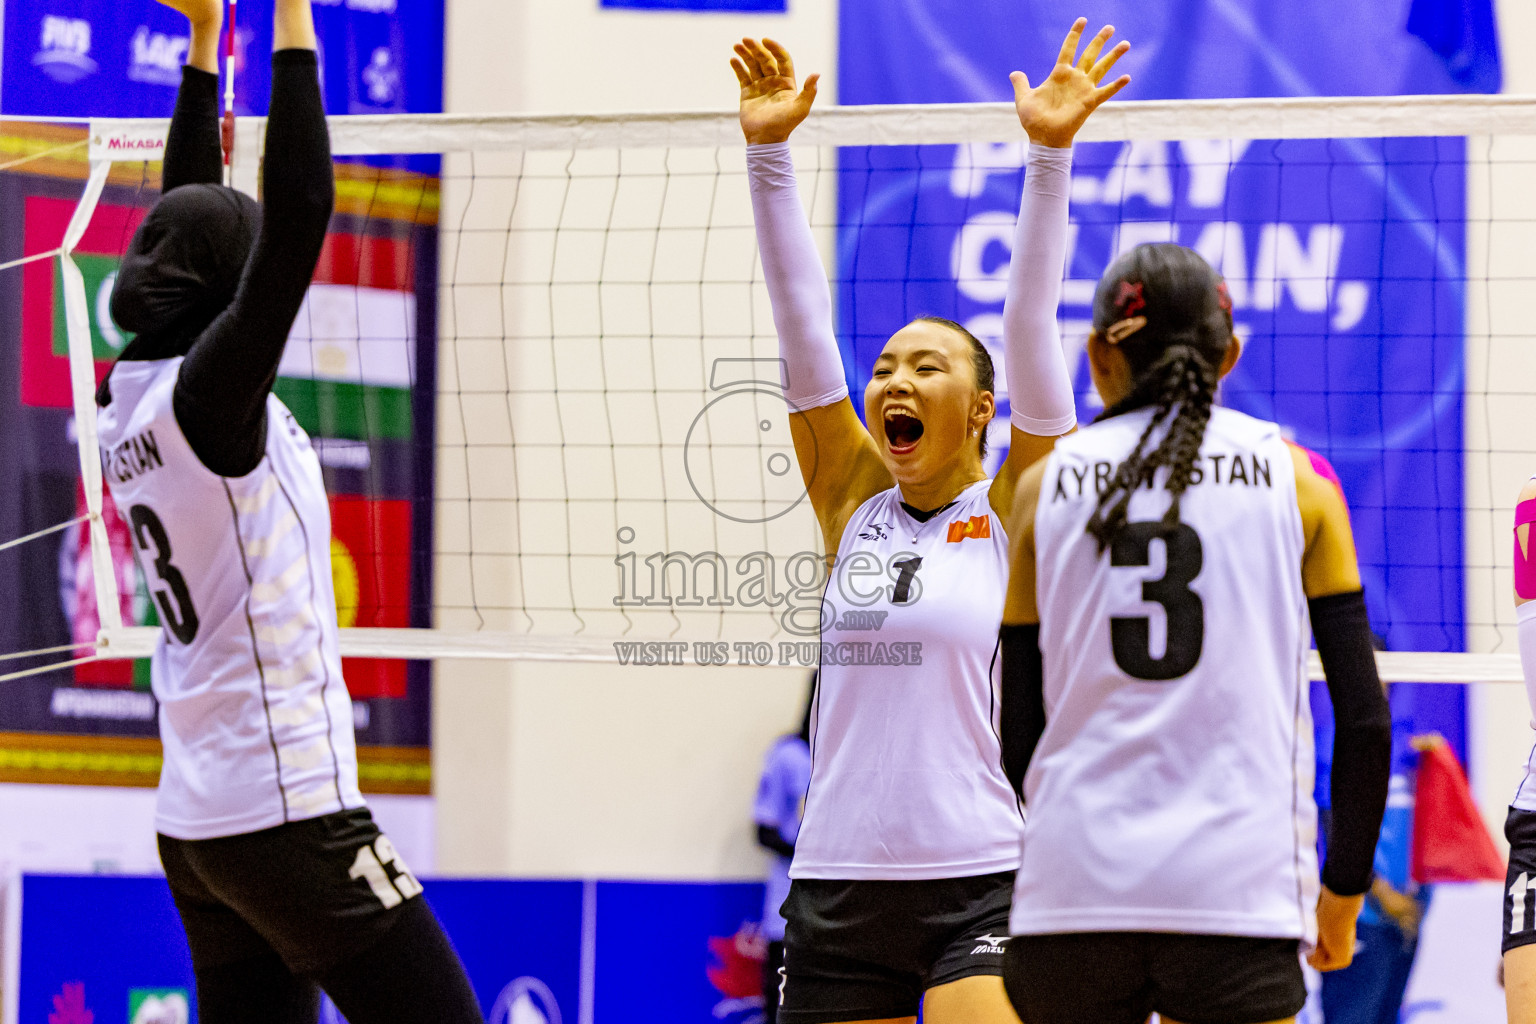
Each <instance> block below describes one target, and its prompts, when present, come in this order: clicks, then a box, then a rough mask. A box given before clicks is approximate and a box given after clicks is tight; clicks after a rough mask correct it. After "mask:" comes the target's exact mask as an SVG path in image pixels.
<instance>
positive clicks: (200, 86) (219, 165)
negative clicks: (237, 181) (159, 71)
mask: <svg viewBox="0 0 1536 1024" xmlns="http://www.w3.org/2000/svg"><path fill="white" fill-rule="evenodd" d="M223 180H224V150H223V148H222V147H221V145H220V143H219V76H218V75H210V74H209V73H208V72H206V71H200V70H198V69H197V68H195V67H193V66H192V65H190V64H187V65H185V66H183V67H182V69H181V88H180V89H179V90H177V92H176V112H175V113H174V114H172V115H171V130H170V133H169V134H168V135H166V137H165V164H164V166H163V169H162V170H161V180H160V191H161V192H162V193H165V192H169V191H170V190H171V189H173V188H178V187H180V186H182V185H193V184H199V183H201V184H207V185H217V184H219V183H220V182H222V181H223Z"/></svg>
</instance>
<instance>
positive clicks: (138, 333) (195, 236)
mask: <svg viewBox="0 0 1536 1024" xmlns="http://www.w3.org/2000/svg"><path fill="white" fill-rule="evenodd" d="M260 225H261V207H260V205H258V204H257V202H256V201H255V200H254V199H252V198H251V197H250V196H248V195H246V194H245V193H244V192H238V191H236V190H235V189H232V188H227V187H225V186H223V185H210V184H201V183H199V184H193V185H182V186H181V187H179V188H175V189H172V190H171V191H169V192H167V193H166V194H165V195H164V196H162V197H161V198H160V201H159V202H158V203H156V204H155V207H154V209H152V210H150V211H149V216H147V217H145V218H144V221H143V223H141V224H140V225H139V229H138V230H137V231H135V232H134V234H133V241H132V242H130V243H129V245H128V251H127V253H126V254H124V256H123V263H122V266H121V267H120V268H119V269H118V272H117V284H116V285H115V286H114V287H113V289H112V306H111V308H112V319H113V320H114V321H115V322H116V323H117V325H118V327H120V328H122V329H123V330H125V331H132V332H133V333H134V334H135V337H134V339H133V340H132V341H130V342H129V343H128V345H127V347H126V348H124V349H123V351H122V354H121V355H119V356H118V358H119V359H139V360H142V359H169V358H171V357H172V356H180V355H186V354H187V351H188V350H189V349H191V347H192V343H193V342H194V341H196V340H197V338H198V335H200V334H202V332H203V331H204V330H205V329H206V328H207V327H208V325H209V324H211V323H213V321H214V318H215V317H217V316H218V315H219V314H220V313H222V312H223V311H224V310H225V308H226V307H228V306H229V304H230V302H231V300H233V299H234V297H235V290H236V288H238V287H239V285H240V277H241V275H242V274H243V273H244V271H245V264H246V260H247V259H248V258H249V256H250V253H251V247H252V245H253V244H254V243H255V240H256V232H257V229H258V228H259V227H260Z"/></svg>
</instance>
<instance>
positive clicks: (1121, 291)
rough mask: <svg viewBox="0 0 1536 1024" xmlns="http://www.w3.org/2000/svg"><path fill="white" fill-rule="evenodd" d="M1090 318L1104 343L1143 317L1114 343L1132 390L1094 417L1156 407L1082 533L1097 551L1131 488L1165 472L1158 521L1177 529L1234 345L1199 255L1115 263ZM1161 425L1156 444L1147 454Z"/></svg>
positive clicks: (1164, 247)
mask: <svg viewBox="0 0 1536 1024" xmlns="http://www.w3.org/2000/svg"><path fill="white" fill-rule="evenodd" d="M1093 312H1094V317H1093V328H1094V331H1095V332H1096V333H1097V334H1098V335H1099V336H1100V337H1104V336H1105V335H1106V332H1109V331H1110V329H1111V328H1112V327H1114V326H1115V325H1116V324H1120V323H1123V322H1125V321H1129V320H1132V319H1133V318H1136V317H1144V318H1145V319H1146V323H1145V325H1144V326H1141V327H1140V328H1132V329H1131V330H1130V331H1129V332H1128V333H1126V334H1124V336H1123V337H1122V338H1121V339H1120V341H1119V347H1120V349H1121V351H1122V352H1123V353H1124V354H1125V357H1126V360H1127V362H1128V363H1129V364H1130V367H1131V372H1132V373H1133V375H1134V381H1135V383H1134V386H1133V388H1132V390H1131V393H1130V394H1129V395H1127V396H1126V397H1125V398H1123V399H1121V400H1120V401H1119V402H1116V403H1115V404H1114V405H1113V406H1111V407H1110V408H1108V409H1105V410H1104V413H1103V415H1101V416H1100V417H1099V418H1100V419H1107V418H1109V417H1111V416H1118V415H1120V414H1121V413H1125V412H1130V411H1131V410H1133V409H1140V408H1143V407H1145V406H1149V405H1150V406H1152V407H1153V410H1154V411H1153V413H1152V418H1151V419H1150V420H1148V421H1147V426H1146V429H1145V430H1143V431H1142V432H1141V437H1140V438H1138V439H1137V441H1136V447H1135V448H1133V449H1132V450H1131V454H1130V455H1128V456H1126V458H1125V460H1124V461H1123V462H1121V463H1120V465H1119V466H1117V467H1116V468H1115V472H1114V474H1113V475H1112V476H1111V477H1110V482H1109V486H1108V487H1107V488H1105V490H1104V492H1103V493H1102V494H1100V495H1099V503H1098V507H1096V508H1095V509H1094V512H1093V517H1092V518H1091V519H1090V520H1089V521H1088V532H1089V533H1090V534H1092V535H1093V536H1094V537H1095V538H1096V539H1097V540H1098V542H1099V551H1100V552H1102V551H1103V550H1104V549H1105V548H1107V547H1109V546H1110V545H1111V544H1113V543H1114V541H1115V538H1116V537H1118V536H1119V535H1120V531H1121V530H1122V529H1123V528H1124V527H1125V524H1126V516H1127V513H1128V511H1129V508H1130V502H1131V495H1132V494H1133V493H1135V491H1136V488H1138V487H1140V486H1142V485H1143V484H1150V483H1151V481H1152V480H1153V478H1154V477H1155V475H1156V473H1157V471H1158V470H1159V469H1161V468H1164V467H1166V468H1167V470H1168V477H1167V480H1166V482H1165V484H1164V486H1165V487H1166V488H1167V490H1168V492H1169V494H1170V495H1171V496H1172V501H1171V502H1170V503H1169V505H1168V511H1167V512H1166V513H1165V514H1164V515H1163V520H1162V521H1163V525H1164V526H1165V527H1168V528H1172V527H1174V526H1177V525H1178V523H1179V503H1180V499H1181V498H1182V497H1183V494H1184V491H1185V489H1186V488H1188V487H1189V482H1190V477H1191V475H1192V474H1193V472H1194V466H1195V460H1196V459H1197V458H1199V455H1200V445H1201V443H1202V442H1203V441H1204V440H1205V428H1206V425H1207V424H1208V423H1209V422H1210V419H1211V406H1212V404H1213V403H1214V401H1215V398H1216V379H1217V370H1218V368H1219V367H1220V365H1221V360H1222V359H1223V357H1224V356H1225V355H1226V350H1227V345H1228V344H1230V342H1231V338H1232V303H1231V301H1230V299H1228V297H1227V291H1226V286H1225V284H1223V283H1222V281H1221V278H1220V276H1219V275H1218V274H1217V273H1216V272H1215V271H1214V270H1212V269H1211V267H1210V265H1209V264H1208V263H1206V262H1205V260H1203V259H1201V257H1200V256H1199V255H1198V254H1197V253H1195V252H1194V251H1193V250H1190V249H1186V248H1184V247H1183V246H1179V245H1171V244H1158V245H1144V246H1140V247H1138V248H1136V249H1133V250H1132V251H1130V252H1129V253H1126V254H1125V255H1124V256H1122V257H1121V258H1120V259H1119V260H1117V261H1116V262H1115V264H1114V266H1112V267H1111V268H1110V269H1109V272H1108V273H1106V274H1105V275H1104V279H1103V280H1102V281H1100V282H1099V287H1098V292H1097V294H1096V295H1095V297H1094V311H1093ZM1165 424H1166V425H1167V431H1166V432H1165V433H1164V435H1163V438H1162V440H1161V441H1159V442H1158V444H1157V446H1156V447H1155V448H1153V449H1152V450H1151V451H1147V445H1148V444H1149V443H1150V442H1151V439H1152V437H1153V435H1154V434H1155V433H1156V432H1157V430H1158V428H1159V427H1161V426H1163V425H1165Z"/></svg>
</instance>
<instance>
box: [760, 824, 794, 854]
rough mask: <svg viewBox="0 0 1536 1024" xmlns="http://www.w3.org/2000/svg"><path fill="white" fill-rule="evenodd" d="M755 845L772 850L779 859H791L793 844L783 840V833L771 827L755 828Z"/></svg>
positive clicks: (761, 826)
mask: <svg viewBox="0 0 1536 1024" xmlns="http://www.w3.org/2000/svg"><path fill="white" fill-rule="evenodd" d="M757 845H758V846H761V847H764V848H765V849H769V850H772V851H773V852H774V853H776V854H778V855H779V856H780V857H793V856H794V855H795V844H794V843H792V842H790V841H789V840H788V839H785V838H784V833H782V832H780V831H779V830H778V829H776V828H774V827H773V826H772V825H759V826H757Z"/></svg>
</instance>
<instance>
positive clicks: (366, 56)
mask: <svg viewBox="0 0 1536 1024" xmlns="http://www.w3.org/2000/svg"><path fill="white" fill-rule="evenodd" d="M0 6H3V8H4V25H3V31H0V39H3V43H4V50H3V61H4V68H5V75H4V76H3V77H0V111H3V112H5V113H7V114H19V115H31V116H43V117H165V116H167V115H169V114H170V112H171V105H172V102H173V99H174V96H175V88H176V86H177V85H179V84H180V82H181V66H182V64H184V63H185V62H186V56H187V49H188V46H189V45H190V39H189V37H188V33H187V23H186V19H185V18H183V17H181V16H180V15H178V14H177V13H176V12H175V11H172V10H169V9H167V8H165V7H162V6H159V5H156V4H151V3H123V2H121V0H28V2H15V0H13V2H11V3H6V4H4V5H0ZM258 10H260V11H262V12H263V13H260V14H257V15H256V16H255V17H251V16H250V15H249V14H248V13H245V12H242V13H245V17H243V18H242V24H241V25H240V26H239V30H238V32H237V33H236V48H235V49H236V54H235V63H236V68H237V74H238V75H239V84H238V89H237V98H236V106H237V112H238V113H240V114H242V115H244V114H260V113H265V112H266V109H267V98H268V95H269V94H270V86H271V73H270V68H269V66H268V63H267V60H266V58H265V54H266V53H268V52H269V51H270V50H271V48H272V26H271V14H270V11H271V5H270V4H267V5H264V6H259V7H258ZM315 27H316V30H317V32H318V34H319V37H320V53H321V65H322V75H323V80H324V81H323V85H324V91H325V96H326V108H327V110H328V112H329V113H332V114H378V113H405V112H412V113H430V112H434V111H439V110H441V109H442V95H443V91H442V90H443V83H442V54H443V5H442V4H441V3H429V4H401V3H399V2H398V0H316V4H315Z"/></svg>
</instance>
